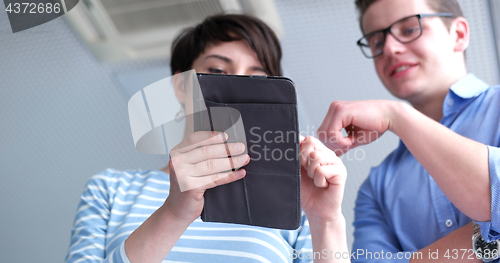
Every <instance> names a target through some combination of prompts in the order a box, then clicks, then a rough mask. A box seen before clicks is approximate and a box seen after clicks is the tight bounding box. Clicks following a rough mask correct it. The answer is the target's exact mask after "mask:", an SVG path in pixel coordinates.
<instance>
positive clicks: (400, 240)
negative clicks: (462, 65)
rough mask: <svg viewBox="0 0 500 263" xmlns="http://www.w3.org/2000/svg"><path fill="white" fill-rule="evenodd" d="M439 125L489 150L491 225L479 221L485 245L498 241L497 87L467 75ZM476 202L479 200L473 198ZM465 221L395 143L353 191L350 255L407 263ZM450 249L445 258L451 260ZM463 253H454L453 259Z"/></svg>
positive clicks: (447, 102)
mask: <svg viewBox="0 0 500 263" xmlns="http://www.w3.org/2000/svg"><path fill="white" fill-rule="evenodd" d="M440 123H441V124H443V125H445V126H446V127H448V128H449V129H451V130H452V131H454V132H456V133H458V134H460V135H462V136H465V137H467V138H470V139H472V140H475V141H477V142H480V143H483V144H485V145H487V146H488V153H489V157H488V158H489V160H488V161H489V175H490V183H491V221H488V222H478V223H479V224H480V226H481V232H482V235H483V237H484V239H485V240H486V241H487V242H488V241H490V240H496V239H499V238H500V234H499V232H500V178H499V176H500V149H499V148H498V146H499V145H500V87H498V86H497V87H489V86H488V85H487V84H486V83H484V82H483V81H481V80H479V79H478V78H476V77H475V76H474V75H472V74H468V75H466V76H465V77H464V78H462V79H461V80H459V81H458V82H457V83H455V84H454V85H452V86H451V88H450V90H449V92H448V94H447V96H446V98H445V100H444V104H443V118H442V119H441V121H440ZM414 136H419V135H418V134H415V135H414ZM428 147H433V146H432V145H428ZM477 202H481V200H480V199H479V198H478V199H477ZM470 221H471V219H470V218H468V217H467V216H465V215H464V214H463V213H462V212H460V211H459V210H458V209H457V208H456V207H455V206H454V205H453V204H452V203H451V202H450V201H449V200H448V198H447V197H446V196H445V195H444V193H443V192H442V191H441V189H440V188H439V186H438V185H437V184H436V182H434V180H433V178H432V177H431V176H430V175H429V173H427V171H426V170H425V169H424V168H423V167H422V165H420V163H418V161H417V160H416V159H415V158H414V157H413V156H412V154H411V153H410V152H409V151H408V149H407V148H406V146H405V145H404V144H403V142H400V144H399V147H398V148H397V149H396V150H394V152H392V153H391V154H390V155H389V156H388V157H387V158H386V159H385V160H384V161H383V162H382V163H381V164H380V165H379V166H378V167H375V168H372V170H371V171H370V175H369V176H368V178H367V179H366V181H365V182H364V183H363V185H362V186H361V188H360V190H359V192H358V197H357V200H356V207H355V220H354V223H353V224H354V227H355V231H354V239H355V241H354V245H353V251H357V250H358V249H360V251H358V252H360V253H363V254H365V255H359V254H360V253H358V255H357V257H355V258H353V261H355V262H356V261H358V262H368V261H371V260H376V261H380V260H381V258H380V257H381V256H382V255H383V256H385V257H388V256H391V257H392V260H394V261H396V262H398V261H401V262H409V258H407V257H408V255H410V254H411V252H414V251H417V250H419V249H422V248H424V247H426V246H428V245H430V244H432V243H434V242H435V241H437V240H438V239H440V238H442V237H444V236H445V235H447V234H449V233H451V232H452V231H454V230H456V229H458V228H460V227H462V226H464V225H466V224H467V223H469V222H470ZM471 248H472V242H471ZM452 249H453V248H450V258H451V257H452V256H454V252H453V251H452ZM377 252H378V254H374V253H377ZM462 252H463V251H459V255H458V256H459V258H458V259H461V257H462V254H463V253H462ZM370 253H372V254H370ZM426 253H427V252H426ZM471 253H472V250H470V251H469V252H467V253H466V255H465V256H464V259H465V258H467V257H468V256H469V255H470V254H471ZM375 256H378V257H379V259H376V258H374V257H375ZM426 256H427V255H426ZM472 256H473V255H472ZM392 260H391V261H392Z"/></svg>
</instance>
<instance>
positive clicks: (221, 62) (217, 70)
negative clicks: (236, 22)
mask: <svg viewBox="0 0 500 263" xmlns="http://www.w3.org/2000/svg"><path fill="white" fill-rule="evenodd" d="M192 68H193V69H194V70H196V72H197V73H212V74H229V75H266V71H265V70H264V67H262V65H261V64H260V62H259V59H258V58H257V54H255V52H254V51H253V50H252V49H251V48H250V47H249V46H248V44H247V43H246V42H245V41H243V40H240V41H232V42H223V43H221V44H218V45H212V46H209V47H208V48H207V49H206V50H205V52H203V53H202V54H201V55H200V56H199V57H198V58H197V59H195V61H194V62H193V66H192Z"/></svg>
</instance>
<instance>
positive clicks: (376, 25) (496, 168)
mask: <svg viewBox="0 0 500 263" xmlns="http://www.w3.org/2000/svg"><path fill="white" fill-rule="evenodd" d="M356 5H357V7H358V10H359V11H360V26H361V29H362V31H363V34H364V37H363V38H362V39H360V41H359V42H358V45H359V46H360V47H361V48H362V51H363V53H364V55H365V56H367V57H368V58H373V62H374V65H375V69H376V71H377V74H378V76H379V78H380V80H381V81H382V83H383V84H384V86H385V87H386V88H387V89H388V90H389V91H390V92H391V93H392V94H393V95H394V96H396V97H398V98H400V99H404V100H406V101H407V102H409V103H410V104H411V106H413V107H411V106H410V105H407V104H405V103H401V102H396V101H359V102H340V101H336V102H333V103H332V105H331V107H330V109H329V111H328V113H327V116H326V117H325V120H324V121H323V123H322V125H321V126H320V128H319V130H318V135H319V137H320V139H321V140H323V141H324V142H325V144H326V145H327V146H328V147H330V148H331V149H333V150H335V151H336V152H337V153H343V152H345V151H347V150H349V149H350V148H352V147H356V146H359V145H363V144H367V143H370V142H371V141H373V140H375V139H377V138H370V136H367V134H370V135H371V134H373V132H376V133H377V134H378V135H381V134H383V133H384V132H386V131H388V130H389V131H392V132H393V133H395V134H396V135H397V136H399V138H400V139H401V143H400V145H399V147H398V148H397V149H396V150H395V151H394V152H393V153H391V154H390V155H389V156H388V157H387V158H386V159H385V160H384V162H383V163H382V164H381V165H380V166H378V167H376V168H373V169H372V170H371V172H370V175H369V177H368V179H367V180H366V181H365V182H364V183H363V185H362V186H361V188H360V190H359V193H358V197H357V201H356V208H355V221H354V226H355V232H354V238H355V241H354V245H353V251H354V252H357V253H356V254H355V258H353V260H354V261H356V260H358V261H363V262H364V261H370V260H376V261H380V260H382V261H383V260H384V259H387V258H389V257H391V259H390V260H391V261H396V262H397V261H398V260H400V261H402V262H409V261H412V262H413V261H418V260H422V261H429V259H432V262H440V261H446V260H456V259H458V260H462V261H465V260H471V261H474V262H481V260H483V261H488V260H490V259H491V257H495V256H496V255H493V254H485V253H483V252H484V251H482V250H478V251H477V252H480V253H482V254H481V259H478V258H476V255H475V254H474V251H473V250H472V242H471V237H472V235H473V233H474V225H473V223H472V222H471V219H472V220H473V221H475V222H476V223H477V224H478V226H477V227H476V228H479V226H480V233H481V236H482V237H483V238H484V240H485V241H486V242H491V241H494V240H497V239H499V237H500V234H499V233H500V216H499V215H500V211H499V210H500V201H499V199H500V195H499V194H498V192H499V190H500V180H499V177H500V149H499V148H498V146H499V145H500V114H499V113H500V88H499V87H488V85H487V84H485V83H484V82H482V81H481V80H479V79H477V78H476V77H475V76H474V75H472V74H467V69H466V66H465V56H464V52H465V49H466V48H467V46H468V43H469V26H468V23H467V20H466V19H465V18H463V16H462V12H461V10H460V7H459V5H458V3H457V2H456V0H406V1H401V0H356ZM343 128H345V130H346V131H347V132H348V134H349V136H347V137H343V136H342V133H341V130H342V129H343ZM372 137H373V136H372ZM476 236H479V230H477V235H476ZM477 245H478V246H477V247H480V248H482V249H483V250H484V249H488V248H491V249H494V248H495V247H496V243H495V244H491V245H490V246H489V247H487V246H486V244H485V243H484V244H479V243H478V244H477ZM420 252H421V253H420Z"/></svg>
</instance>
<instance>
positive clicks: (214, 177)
mask: <svg viewBox="0 0 500 263" xmlns="http://www.w3.org/2000/svg"><path fill="white" fill-rule="evenodd" d="M245 175H246V171H245V169H239V170H237V171H230V172H223V173H215V174H209V175H205V176H199V177H188V178H185V179H184V180H180V181H179V187H180V190H181V192H184V191H187V190H191V189H196V188H199V189H201V190H206V189H210V188H213V187H216V186H218V185H223V184H228V183H231V182H234V181H236V180H239V179H241V178H243V177H244V176H245Z"/></svg>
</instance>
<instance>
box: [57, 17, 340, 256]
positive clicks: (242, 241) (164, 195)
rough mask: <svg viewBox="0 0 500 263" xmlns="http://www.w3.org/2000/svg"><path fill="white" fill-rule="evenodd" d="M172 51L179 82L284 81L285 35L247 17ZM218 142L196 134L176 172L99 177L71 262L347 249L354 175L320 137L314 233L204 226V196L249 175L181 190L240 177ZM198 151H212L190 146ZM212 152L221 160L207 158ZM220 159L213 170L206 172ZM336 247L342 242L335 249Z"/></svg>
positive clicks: (310, 156) (310, 159)
mask: <svg viewBox="0 0 500 263" xmlns="http://www.w3.org/2000/svg"><path fill="white" fill-rule="evenodd" d="M172 47H173V48H172V57H171V69H172V73H173V74H176V73H179V72H184V71H187V70H190V69H195V70H196V72H202V73H218V74H232V75H259V74H260V75H275V76H279V75H281V74H282V71H281V65H280V60H281V47H280V44H279V41H278V40H277V38H276V36H275V35H274V33H273V32H272V30H271V29H270V28H269V27H267V26H266V25H265V24H264V23H263V22H261V21H260V20H257V19H255V18H252V17H249V16H245V15H220V16H213V17H210V18H207V19H206V20H205V21H204V22H202V23H201V24H200V25H198V26H197V27H195V28H191V29H188V30H186V31H184V32H183V33H182V34H181V35H180V36H179V37H178V38H177V39H176V40H175V41H174V44H173V46H172ZM174 81H175V80H174ZM175 93H176V97H177V99H178V100H179V101H180V102H181V104H183V105H184V104H185V103H187V100H186V99H185V98H186V97H188V96H186V94H185V90H183V89H176V90H175ZM213 135H214V134H213V133H212V132H196V133H192V134H190V135H189V136H186V137H185V138H184V140H183V141H182V142H181V143H180V144H179V145H178V146H176V147H174V148H173V149H172V151H171V156H172V154H173V152H175V154H176V156H177V157H179V156H181V157H183V158H177V159H181V160H184V161H182V162H179V163H176V164H175V167H173V164H172V162H170V163H169V166H167V167H165V168H164V169H162V170H161V171H126V172H120V171H115V170H106V171H104V172H102V173H100V174H98V175H96V176H94V177H92V179H91V180H90V182H89V183H88V185H87V188H86V190H85V192H84V193H83V195H82V197H81V199H82V200H81V203H80V205H79V208H78V211H77V216H76V219H75V224H74V228H73V230H72V238H71V245H70V249H69V253H68V255H67V257H66V261H67V262H81V261H98V262H101V261H103V260H104V262H161V261H162V260H168V261H169V262H171V261H183V262H253V261H256V262H288V261H292V260H294V262H309V261H311V258H307V259H306V256H305V255H306V254H304V252H309V253H310V252H311V251H312V245H314V247H315V249H314V250H315V251H320V250H321V249H322V248H328V249H337V251H339V249H345V250H346V251H347V246H346V245H345V228H344V227H345V220H344V219H343V216H342V215H341V213H340V203H341V201H342V195H343V186H344V183H345V177H346V173H345V168H344V166H343V165H342V163H341V162H340V160H339V159H338V158H337V157H336V156H335V154H333V152H331V151H330V150H328V149H327V148H326V147H324V146H323V145H322V144H321V143H319V142H318V141H317V140H315V139H313V138H306V139H304V138H301V150H302V153H303V156H301V157H302V158H301V164H302V167H303V168H302V185H303V186H302V187H303V188H302V202H303V209H304V211H305V213H306V214H307V215H308V216H310V217H311V218H312V220H311V227H310V228H309V224H308V221H307V219H306V217H305V216H303V218H302V226H301V227H299V229H297V230H294V231H285V230H278V229H270V228H260V227H252V226H245V225H236V224H220V223H206V222H201V220H200V219H199V218H198V217H199V215H200V214H201V211H202V209H203V193H204V191H205V190H206V189H208V188H211V187H215V186H216V185H221V184H226V183H230V182H232V181H236V180H239V179H241V178H243V177H244V176H245V170H244V169H240V170H238V171H235V172H230V173H227V174H225V175H226V176H225V177H219V178H220V179H218V180H215V181H214V182H213V183H210V184H207V185H204V186H201V187H198V188H196V189H191V190H188V191H182V192H181V191H180V189H179V184H178V178H180V177H186V176H187V177H189V176H191V177H196V176H197V175H206V174H219V172H222V171H227V170H230V167H226V166H227V164H229V162H228V161H227V159H228V158H229V157H227V154H226V150H225V147H224V146H223V145H222V144H221V143H223V142H224V141H225V138H224V136H213ZM188 144H190V145H193V144H197V146H202V147H183V146H186V145H188ZM227 145H228V147H230V149H231V153H236V154H240V153H243V151H244V149H243V147H241V146H242V144H241V143H233V144H227ZM238 146H240V147H239V148H238ZM221 147H222V148H221ZM202 148H205V150H207V151H205V152H204V153H211V154H208V155H207V154H205V155H203V154H200V153H201V151H203V150H202ZM232 159H233V160H232V162H233V163H234V165H235V166H244V165H246V164H248V162H249V161H250V158H249V156H248V155H247V154H244V155H241V156H239V157H232ZM217 160H218V161H219V162H215V163H217V165H215V166H212V169H209V168H207V166H206V165H203V164H204V163H206V162H209V161H211V162H214V161H217ZM221 160H223V161H224V162H222V161H221ZM175 171H177V173H176V172H175ZM183 171H189V172H183ZM308 175H309V176H308ZM332 193H333V194H332ZM332 204H333V205H332ZM313 223H314V224H313ZM332 231H333V232H332ZM311 235H312V242H311ZM336 239H340V240H342V242H335V243H334V242H333V241H334V240H336ZM299 252H301V253H302V254H300V253H299Z"/></svg>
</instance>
